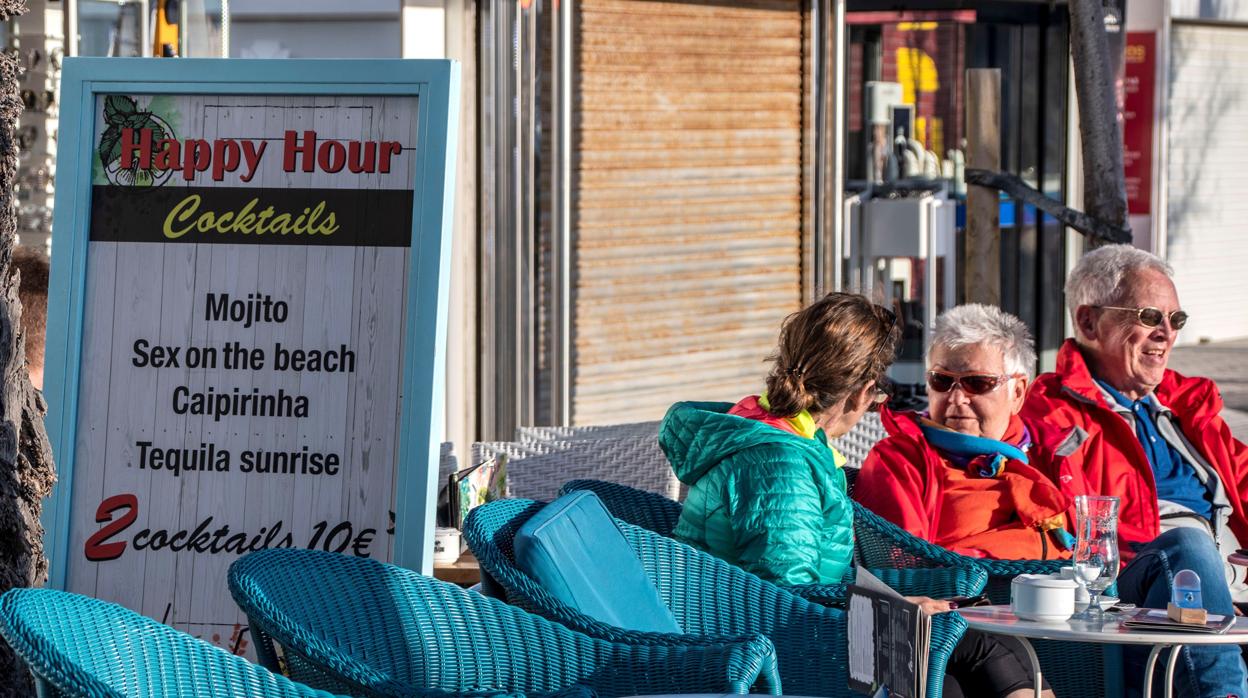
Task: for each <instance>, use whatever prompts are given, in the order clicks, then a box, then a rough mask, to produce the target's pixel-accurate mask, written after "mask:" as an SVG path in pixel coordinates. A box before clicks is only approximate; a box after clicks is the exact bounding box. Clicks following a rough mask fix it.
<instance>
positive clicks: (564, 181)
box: [550, 0, 573, 424]
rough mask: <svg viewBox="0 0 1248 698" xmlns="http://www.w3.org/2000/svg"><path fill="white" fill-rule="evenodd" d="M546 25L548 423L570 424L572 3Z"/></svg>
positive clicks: (559, 1)
mask: <svg viewBox="0 0 1248 698" xmlns="http://www.w3.org/2000/svg"><path fill="white" fill-rule="evenodd" d="M554 1H555V7H554V10H555V11H554V12H553V13H552V17H551V20H552V22H553V23H554V24H553V26H552V30H553V31H552V32H551V38H552V42H551V44H552V45H551V55H552V57H553V58H552V63H553V66H552V69H553V71H554V74H553V75H552V77H553V79H554V80H553V82H554V90H553V92H554V94H553V104H552V107H551V112H552V116H553V122H554V123H553V126H554V128H553V131H554V133H553V143H552V149H553V151H554V152H553V158H552V159H553V160H554V162H553V163H552V167H551V175H552V177H551V187H552V191H551V213H552V226H551V250H552V255H551V256H552V267H553V269H552V271H553V272H554V279H553V281H554V283H553V287H554V292H553V294H552V295H553V298H552V304H551V309H552V311H553V312H552V325H553V328H552V329H553V332H552V347H553V349H554V352H553V364H552V366H551V375H552V378H553V385H552V386H551V391H550V392H551V403H552V404H551V419H552V420H554V421H555V422H556V423H558V424H570V423H571V420H572V417H573V415H572V298H571V296H572V220H571V216H572V152H571V149H572V138H571V135H572V51H573V46H572V1H571V0H554Z"/></svg>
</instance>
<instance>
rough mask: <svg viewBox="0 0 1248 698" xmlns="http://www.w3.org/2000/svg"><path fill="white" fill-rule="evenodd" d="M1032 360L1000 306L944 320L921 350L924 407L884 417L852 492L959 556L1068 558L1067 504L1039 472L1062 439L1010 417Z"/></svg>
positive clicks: (1028, 343)
mask: <svg viewBox="0 0 1248 698" xmlns="http://www.w3.org/2000/svg"><path fill="white" fill-rule="evenodd" d="M1035 362H1036V354H1035V350H1034V349H1033V348H1032V340H1031V335H1030V333H1029V332H1028V330H1027V326H1026V325H1024V324H1023V322H1022V321H1021V320H1019V319H1018V318H1016V317H1014V316H1013V315H1010V314H1009V313H1007V312H1005V311H1003V310H1001V309H1000V308H995V307H991V306H987V305H979V304H971V305H961V306H958V307H956V308H953V309H951V310H948V311H946V312H944V313H943V314H941V316H940V317H938V318H937V319H936V326H935V336H934V338H933V342H932V346H931V349H930V350H929V352H928V368H929V370H928V372H927V385H928V405H929V408H928V412H927V413H922V414H921V413H916V412H904V413H897V412H891V411H887V410H885V411H884V413H883V414H882V415H881V417H882V420H883V422H884V426H885V428H886V429H887V431H888V432H889V436H888V438H886V439H884V440H883V441H881V442H880V443H879V444H877V445H876V447H875V448H874V449H873V450H872V451H871V453H870V455H868V457H867V460H866V462H865V463H864V464H863V466H862V472H861V473H860V475H859V476H858V482H857V485H856V487H855V491H854V497H855V498H856V499H858V500H859V501H860V502H861V503H862V504H863V505H865V506H866V507H867V508H868V509H871V510H872V511H874V512H876V513H878V514H880V515H881V516H883V517H885V518H887V519H889V520H890V521H892V522H894V523H896V524H897V525H899V526H901V527H903V528H905V529H906V530H907V531H910V532H911V533H914V534H915V535H917V536H919V537H920V538H923V539H924V540H927V541H930V542H932V543H935V544H937V545H940V546H942V547H945V548H948V549H950V550H953V551H955V552H958V553H961V554H963V555H969V556H971V557H990V558H997V559H1031V560H1045V559H1055V558H1062V557H1069V555H1070V553H1069V547H1070V542H1071V541H1070V534H1069V532H1068V529H1069V527H1068V526H1067V520H1066V519H1067V517H1066V514H1067V512H1068V510H1069V509H1070V507H1071V500H1070V498H1069V497H1067V496H1066V495H1065V494H1063V493H1062V491H1061V489H1060V488H1058V486H1057V485H1055V484H1054V477H1053V476H1054V475H1055V473H1053V472H1050V471H1049V470H1048V469H1049V468H1051V467H1053V466H1054V463H1056V462H1057V461H1058V460H1059V458H1058V457H1057V456H1056V455H1055V453H1056V451H1057V449H1058V446H1059V443H1060V441H1061V437H1063V436H1064V435H1063V434H1059V433H1058V432H1057V430H1055V429H1053V428H1050V427H1046V426H1045V425H1043V424H1033V423H1030V422H1025V421H1024V420H1023V419H1021V418H1020V417H1019V411H1020V410H1021V409H1022V407H1023V400H1024V399H1025V398H1026V396H1027V385H1028V381H1029V378H1030V376H1031V372H1032V367H1033V366H1034V365H1035ZM1037 451H1040V452H1043V457H1042V458H1039V459H1037V458H1035V455H1036V452H1037Z"/></svg>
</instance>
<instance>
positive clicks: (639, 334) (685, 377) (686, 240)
mask: <svg viewBox="0 0 1248 698" xmlns="http://www.w3.org/2000/svg"><path fill="white" fill-rule="evenodd" d="M801 7H802V6H801V4H800V3H798V2H796V0H753V1H747V2H731V3H729V2H724V3H712V2H647V1H639V0H579V1H578V2H577V4H576V12H577V17H576V23H575V25H574V27H575V28H574V32H575V39H574V44H575V49H574V50H575V63H574V66H573V68H574V71H575V75H576V78H575V83H574V88H573V93H574V95H575V97H574V99H575V101H574V103H573V124H572V127H573V133H572V143H573V160H572V167H573V182H572V199H571V201H572V209H573V217H572V239H573V245H574V257H573V262H572V263H573V270H574V272H573V280H572V284H573V291H572V293H573V296H572V298H573V309H572V313H573V316H572V332H573V335H572V337H573V357H572V361H573V364H572V375H573V379H572V414H573V420H574V422H575V423H577V424H594V423H609V422H623V421H633V420H643V419H657V418H659V417H661V416H662V415H663V413H664V411H665V410H666V409H667V407H668V406H669V405H671V403H673V402H675V401H678V400H690V399H697V400H711V399H718V400H725V401H734V400H736V399H738V398H739V397H741V396H742V395H745V394H748V393H750V392H757V391H758V390H760V389H761V388H762V379H763V377H764V376H765V371H766V365H765V364H764V362H763V359H764V358H765V357H766V356H767V355H768V354H769V353H770V352H771V351H772V350H773V349H774V345H775V341H776V336H777V331H778V329H779V326H780V321H781V319H782V318H783V317H784V316H785V315H786V314H787V313H790V312H792V311H794V310H796V309H797V308H798V307H799V304H800V298H801V273H802V270H801V231H802V220H801V211H802V134H803V123H802V114H803V102H802V74H803V58H802V56H803V39H802V34H803V16H802V9H801Z"/></svg>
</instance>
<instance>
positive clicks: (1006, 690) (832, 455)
mask: <svg viewBox="0 0 1248 698" xmlns="http://www.w3.org/2000/svg"><path fill="white" fill-rule="evenodd" d="M899 335H900V332H899V331H898V329H897V323H896V316H895V315H893V313H892V312H891V311H889V310H887V309H885V308H881V307H879V306H877V305H874V304H872V303H871V302H870V301H869V300H867V299H866V298H865V297H863V296H860V295H856V294H851V293H830V294H828V295H827V296H825V297H823V298H822V299H820V300H818V301H816V302H814V303H813V304H811V305H809V306H807V307H806V308H803V309H802V310H800V311H798V312H796V313H794V314H793V315H790V316H789V317H788V318H787V319H786V320H785V321H784V325H783V327H781V329H780V345H779V348H778V349H777V351H776V353H775V355H773V356H772V357H771V361H773V362H774V363H775V365H774V366H773V367H772V370H771V373H770V374H769V375H768V376H767V392H766V393H764V394H762V395H752V396H750V397H747V398H744V399H742V400H741V401H740V402H738V403H737V404H735V405H733V404H729V403H714V402H681V403H677V404H675V405H673V406H672V408H671V409H670V410H668V412H667V416H666V417H664V418H663V425H662V426H661V427H660V429H659V443H660V444H661V445H662V446H663V451H664V452H666V453H667V458H668V460H669V461H671V463H672V468H673V469H674V470H675V471H676V476H677V477H678V478H680V481H681V482H683V483H685V484H686V485H688V486H689V494H688V496H687V497H686V499H685V506H684V509H683V510H682V511H681V514H680V521H678V522H677V524H676V530H675V531H674V532H673V536H675V537H676V538H678V539H680V540H682V541H684V542H685V543H688V544H689V545H692V546H693V547H695V548H700V549H702V550H705V551H706V552H708V553H710V554H712V555H714V556H716V557H719V558H722V559H724V560H726V561H728V562H730V563H733V564H735V565H738V566H740V567H743V568H745V569H746V570H748V571H750V572H752V573H754V574H756V575H758V576H759V577H762V578H763V579H767V580H771V581H773V582H776V583H778V584H810V583H819V584H833V583H836V582H840V581H841V579H842V577H844V575H845V572H846V571H848V569H849V565H850V561H851V560H852V558H853V548H854V509H853V505H852V504H851V503H850V501H849V496H848V495H847V494H846V493H845V474H844V473H843V472H842V471H841V467H842V466H843V465H844V464H845V457H844V456H842V455H841V454H840V453H838V452H837V451H836V450H835V449H834V448H832V446H831V445H830V444H828V438H836V437H839V436H843V435H845V434H846V433H848V432H849V430H850V429H853V427H854V425H855V424H857V423H858V420H859V419H862V415H863V414H864V413H865V412H866V411H867V410H869V409H873V408H874V407H876V406H878V405H879V404H880V403H881V402H883V398H884V393H883V391H882V390H881V389H880V386H881V383H882V382H883V381H884V372H885V371H886V370H888V366H889V364H891V363H892V361H893V354H894V352H895V350H896V347H897V340H898V337H899ZM908 598H909V599H910V600H911V601H912V602H914V603H917V604H919V605H920V606H921V607H922V608H923V609H924V611H926V612H927V613H941V612H944V611H948V610H950V608H951V605H950V603H949V602H948V601H938V600H935V599H931V598H928V597H925V596H912V597H908ZM1029 666H1030V665H1029V664H1028V663H1027V658H1026V656H1025V655H1023V650H1022V647H1021V645H1019V644H1018V643H1017V641H1014V640H1009V641H1005V640H1001V639H997V638H994V637H993V636H990V635H985V634H983V633H977V632H974V631H968V632H967V633H966V634H965V635H964V636H963V638H962V641H961V642H959V643H958V646H957V648H956V649H955V650H954V652H953V655H952V656H951V657H950V659H949V667H948V673H949V675H950V676H952V677H953V678H954V679H956V680H954V681H948V680H947V681H946V682H945V695H946V696H962V695H976V696H988V695H992V696H997V697H998V698H1019V697H1020V696H1027V695H1031V692H1032V690H1033V689H1032V685H1033V683H1034V679H1035V677H1034V675H1032V674H1031V673H1030V669H1029ZM1045 688H1046V691H1045V695H1046V696H1048V698H1052V696H1053V693H1052V691H1050V690H1047V685H1046V687H1045Z"/></svg>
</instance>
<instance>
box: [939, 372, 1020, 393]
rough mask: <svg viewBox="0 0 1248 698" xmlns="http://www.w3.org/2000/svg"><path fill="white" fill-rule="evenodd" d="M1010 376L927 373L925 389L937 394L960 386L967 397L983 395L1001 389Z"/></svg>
mask: <svg viewBox="0 0 1248 698" xmlns="http://www.w3.org/2000/svg"><path fill="white" fill-rule="evenodd" d="M1009 379H1010V376H993V375H988V374H972V375H969V376H958V375H954V374H952V373H945V372H943V371H928V372H927V387H929V388H931V389H932V390H934V391H936V392H938V393H947V392H949V391H950V390H953V389H954V388H955V387H957V386H961V387H962V390H963V391H965V392H966V394H967V395H984V394H986V393H991V392H992V391H994V390H996V389H997V388H999V387H1001V385H1002V384H1004V383H1005V382H1006V381H1007V380H1009Z"/></svg>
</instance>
